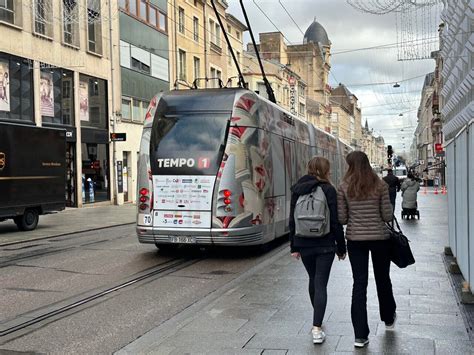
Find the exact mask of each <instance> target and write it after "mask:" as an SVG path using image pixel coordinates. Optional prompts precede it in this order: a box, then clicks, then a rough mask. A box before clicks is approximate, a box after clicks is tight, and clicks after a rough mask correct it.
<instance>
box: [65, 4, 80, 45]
mask: <svg viewBox="0 0 474 355" xmlns="http://www.w3.org/2000/svg"><path fill="white" fill-rule="evenodd" d="M62 13H63V18H62V20H63V41H64V43H66V44H69V45H71V46H76V47H79V36H78V32H79V27H78V26H79V23H78V22H77V18H78V17H79V7H78V5H77V1H76V0H63V12H62Z"/></svg>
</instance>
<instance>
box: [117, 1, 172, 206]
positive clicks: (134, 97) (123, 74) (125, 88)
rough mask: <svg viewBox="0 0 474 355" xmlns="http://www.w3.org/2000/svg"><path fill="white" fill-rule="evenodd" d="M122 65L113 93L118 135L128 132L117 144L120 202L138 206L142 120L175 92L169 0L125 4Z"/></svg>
mask: <svg viewBox="0 0 474 355" xmlns="http://www.w3.org/2000/svg"><path fill="white" fill-rule="evenodd" d="M118 18H119V21H120V24H119V25H120V38H116V42H115V43H117V44H118V48H119V50H120V61H119V63H114V64H116V65H115V66H114V69H115V70H114V73H115V74H116V76H115V77H114V89H115V90H116V92H117V94H118V99H117V100H118V103H119V109H118V111H116V112H114V114H116V117H115V122H117V123H116V127H115V132H120V133H122V132H123V133H126V134H127V138H126V141H125V142H115V143H112V144H114V152H115V159H116V162H117V164H116V169H115V171H116V174H117V176H118V181H119V184H118V185H117V188H118V189H117V203H119V204H122V203H125V202H135V200H136V195H137V193H136V181H137V169H136V167H137V162H138V152H139V147H140V139H141V133H142V126H143V120H144V118H145V113H146V110H147V108H148V104H149V103H150V100H151V99H152V98H153V96H155V95H156V94H158V93H159V92H163V91H166V90H169V88H170V75H169V67H170V61H169V58H170V55H169V38H168V33H169V31H170V27H172V24H170V22H169V21H168V4H167V1H166V0H146V1H145V0H120V1H119V12H118Z"/></svg>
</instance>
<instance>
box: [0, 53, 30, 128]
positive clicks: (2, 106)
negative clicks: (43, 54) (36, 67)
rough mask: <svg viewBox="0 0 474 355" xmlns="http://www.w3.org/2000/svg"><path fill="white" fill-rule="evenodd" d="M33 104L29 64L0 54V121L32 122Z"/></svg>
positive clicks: (17, 58) (20, 59)
mask: <svg viewBox="0 0 474 355" xmlns="http://www.w3.org/2000/svg"><path fill="white" fill-rule="evenodd" d="M33 102H34V101H33V71H32V70H31V63H30V62H29V61H28V60H26V59H23V58H19V57H15V56H11V55H9V54H4V53H0V119H5V120H18V121H29V122H34V110H33Z"/></svg>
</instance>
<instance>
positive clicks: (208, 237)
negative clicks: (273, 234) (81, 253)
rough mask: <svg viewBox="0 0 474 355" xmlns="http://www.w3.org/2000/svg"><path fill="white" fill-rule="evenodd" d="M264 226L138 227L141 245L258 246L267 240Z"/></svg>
mask: <svg viewBox="0 0 474 355" xmlns="http://www.w3.org/2000/svg"><path fill="white" fill-rule="evenodd" d="M263 231H264V229H263V227H262V226H253V227H246V228H233V229H221V228H211V229H197V228H179V229H163V228H154V227H143V226H137V236H138V241H139V242H140V243H152V244H168V243H169V244H174V243H178V244H198V245H258V244H263V243H265V242H266V241H267V240H265V238H264V232H263Z"/></svg>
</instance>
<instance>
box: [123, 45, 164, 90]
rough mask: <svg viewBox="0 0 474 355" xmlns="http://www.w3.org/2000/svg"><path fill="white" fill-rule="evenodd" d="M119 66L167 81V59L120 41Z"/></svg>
mask: <svg viewBox="0 0 474 355" xmlns="http://www.w3.org/2000/svg"><path fill="white" fill-rule="evenodd" d="M120 66H122V67H124V68H128V69H134V70H137V71H140V72H141V73H144V74H148V75H151V76H153V77H155V78H158V79H161V80H164V81H168V80H169V73H168V59H166V58H162V57H160V56H157V55H156V54H153V53H150V52H148V51H146V50H144V49H141V48H138V47H135V46H132V45H130V43H127V42H124V41H120Z"/></svg>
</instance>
